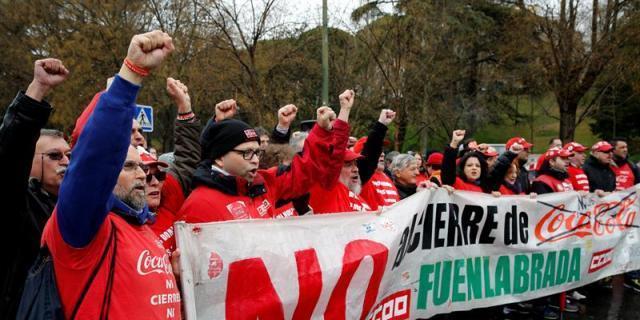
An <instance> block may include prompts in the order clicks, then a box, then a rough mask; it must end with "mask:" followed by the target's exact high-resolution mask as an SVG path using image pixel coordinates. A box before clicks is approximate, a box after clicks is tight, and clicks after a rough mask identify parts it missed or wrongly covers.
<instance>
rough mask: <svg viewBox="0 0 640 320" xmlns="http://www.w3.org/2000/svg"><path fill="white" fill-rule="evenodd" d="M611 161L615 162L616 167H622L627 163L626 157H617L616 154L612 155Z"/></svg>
mask: <svg viewBox="0 0 640 320" xmlns="http://www.w3.org/2000/svg"><path fill="white" fill-rule="evenodd" d="M613 162H614V163H615V164H616V166H618V167H622V166H624V165H625V164H626V163H627V159H626V158H619V157H618V156H615V155H614V156H613Z"/></svg>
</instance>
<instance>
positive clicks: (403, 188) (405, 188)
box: [395, 182, 418, 197]
mask: <svg viewBox="0 0 640 320" xmlns="http://www.w3.org/2000/svg"><path fill="white" fill-rule="evenodd" d="M395 185H396V189H398V191H400V193H402V194H404V195H405V197H408V196H411V195H413V194H414V193H416V190H418V187H417V186H415V185H413V186H412V185H402V184H399V183H397V182H396V183H395Z"/></svg>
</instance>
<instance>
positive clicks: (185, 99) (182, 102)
mask: <svg viewBox="0 0 640 320" xmlns="http://www.w3.org/2000/svg"><path fill="white" fill-rule="evenodd" d="M167 93H168V94H169V96H170V97H171V98H172V99H173V101H174V102H175V103H176V105H177V106H178V113H187V112H190V111H191V97H189V88H188V87H187V86H186V85H185V84H183V83H182V82H181V81H180V80H176V79H174V78H167Z"/></svg>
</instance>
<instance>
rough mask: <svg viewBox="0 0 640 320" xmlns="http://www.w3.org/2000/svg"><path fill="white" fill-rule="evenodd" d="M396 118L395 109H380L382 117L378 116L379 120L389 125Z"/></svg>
mask: <svg viewBox="0 0 640 320" xmlns="http://www.w3.org/2000/svg"><path fill="white" fill-rule="evenodd" d="M395 118H396V113H395V112H394V111H393V110H390V109H382V111H380V117H379V118H378V121H379V122H380V123H382V124H384V125H385V126H389V124H390V123H391V122H393V119H395Z"/></svg>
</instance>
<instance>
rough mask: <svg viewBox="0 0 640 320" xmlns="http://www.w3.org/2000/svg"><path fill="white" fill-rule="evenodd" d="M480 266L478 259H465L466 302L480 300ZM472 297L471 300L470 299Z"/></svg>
mask: <svg viewBox="0 0 640 320" xmlns="http://www.w3.org/2000/svg"><path fill="white" fill-rule="evenodd" d="M481 272H482V264H481V260H480V257H475V258H473V259H472V258H467V300H471V299H482V275H481ZM472 295H473V298H472V297H471V296H472Z"/></svg>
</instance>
